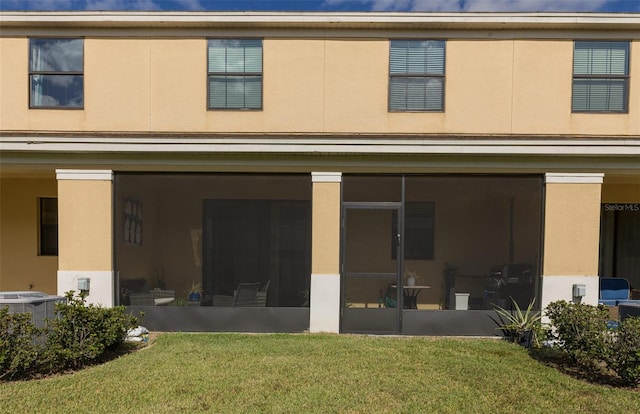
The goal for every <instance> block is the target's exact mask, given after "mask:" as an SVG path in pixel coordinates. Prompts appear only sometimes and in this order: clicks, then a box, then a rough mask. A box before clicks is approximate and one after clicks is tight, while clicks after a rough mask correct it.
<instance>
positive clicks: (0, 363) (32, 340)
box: [0, 306, 39, 379]
mask: <svg viewBox="0 0 640 414" xmlns="http://www.w3.org/2000/svg"><path fill="white" fill-rule="evenodd" d="M38 336H39V330H38V329H36V327H35V326H34V325H33V322H32V321H31V314H28V313H16V314H13V315H10V314H9V309H8V308H7V307H6V306H2V307H1V308H0V379H2V378H13V377H14V376H16V375H23V374H24V373H27V372H30V371H31V370H32V369H33V368H34V366H35V364H36V360H37V357H38V350H37V345H36V344H37V339H38Z"/></svg>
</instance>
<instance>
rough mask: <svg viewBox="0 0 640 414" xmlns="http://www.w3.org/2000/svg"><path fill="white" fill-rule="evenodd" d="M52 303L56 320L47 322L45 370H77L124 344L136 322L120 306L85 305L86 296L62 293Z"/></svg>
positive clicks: (135, 319)
mask: <svg viewBox="0 0 640 414" xmlns="http://www.w3.org/2000/svg"><path fill="white" fill-rule="evenodd" d="M66 297H67V303H59V304H56V308H55V311H56V315H57V318H56V319H53V320H52V321H49V324H48V335H47V341H46V349H45V355H44V358H43V364H44V366H45V367H46V368H45V369H47V370H48V371H52V372H55V371H59V370H62V369H66V368H73V369H77V368H81V367H83V366H85V365H87V364H88V363H90V362H92V361H94V360H95V359H96V358H98V357H100V356H101V355H103V354H104V353H105V351H107V350H110V349H114V348H115V347H117V346H119V345H121V344H122V343H123V342H124V339H125V337H126V334H127V331H128V330H129V329H131V328H133V327H135V326H137V325H138V320H137V318H135V317H134V316H132V315H129V314H127V313H125V308H124V307H123V306H117V307H114V308H102V307H99V306H94V305H93V304H89V305H87V304H86V301H85V297H86V295H84V294H80V295H79V296H74V292H73V291H71V292H68V293H67V294H66Z"/></svg>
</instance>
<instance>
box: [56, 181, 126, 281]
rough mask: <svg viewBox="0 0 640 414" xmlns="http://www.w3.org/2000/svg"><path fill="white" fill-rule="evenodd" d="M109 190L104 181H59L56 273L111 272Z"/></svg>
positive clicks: (110, 198) (110, 204)
mask: <svg viewBox="0 0 640 414" xmlns="http://www.w3.org/2000/svg"><path fill="white" fill-rule="evenodd" d="M111 187H112V183H111V181H106V180H105V181H101V180H58V225H59V234H58V249H59V270H75V271H82V270H87V271H89V270H90V271H110V270H112V268H113V262H112V260H113V259H112V250H113V248H112V236H111V234H112V217H113V214H112V201H111V200H112V196H111V192H112V190H111Z"/></svg>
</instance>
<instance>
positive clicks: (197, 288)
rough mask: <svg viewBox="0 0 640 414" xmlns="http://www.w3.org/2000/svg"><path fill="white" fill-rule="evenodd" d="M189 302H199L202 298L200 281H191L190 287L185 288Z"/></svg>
mask: <svg viewBox="0 0 640 414" xmlns="http://www.w3.org/2000/svg"><path fill="white" fill-rule="evenodd" d="M187 293H188V297H187V298H188V299H189V302H200V299H202V285H201V284H200V283H196V282H191V287H190V288H189V289H187Z"/></svg>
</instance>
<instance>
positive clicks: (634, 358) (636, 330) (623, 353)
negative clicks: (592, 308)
mask: <svg viewBox="0 0 640 414" xmlns="http://www.w3.org/2000/svg"><path fill="white" fill-rule="evenodd" d="M611 347H612V352H611V353H610V355H609V360H608V361H607V363H608V364H609V366H610V367H611V369H613V370H614V371H615V372H616V374H618V376H619V377H620V378H622V379H623V380H624V381H625V382H626V383H627V384H630V385H633V384H640V317H635V318H626V319H625V320H624V321H622V322H621V323H620V326H619V327H618V330H617V332H616V334H615V336H614V339H613V340H612V342H611Z"/></svg>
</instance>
